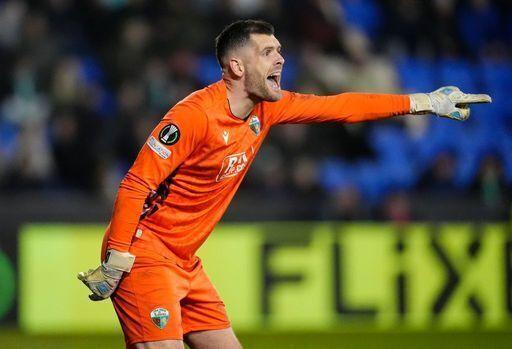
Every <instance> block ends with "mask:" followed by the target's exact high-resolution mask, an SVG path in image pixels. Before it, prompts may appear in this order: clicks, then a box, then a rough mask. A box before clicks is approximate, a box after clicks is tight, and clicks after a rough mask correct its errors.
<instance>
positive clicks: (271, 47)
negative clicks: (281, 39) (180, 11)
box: [261, 45, 281, 52]
mask: <svg viewBox="0 0 512 349" xmlns="http://www.w3.org/2000/svg"><path fill="white" fill-rule="evenodd" d="M269 48H270V49H273V48H275V49H276V50H277V51H279V50H280V49H281V45H279V46H277V47H276V46H274V45H272V46H265V47H264V48H262V49H261V51H262V52H263V51H265V50H268V49H269Z"/></svg>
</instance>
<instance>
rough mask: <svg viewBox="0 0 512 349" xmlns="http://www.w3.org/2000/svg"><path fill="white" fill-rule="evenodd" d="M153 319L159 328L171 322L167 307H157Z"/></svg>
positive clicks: (153, 312)
mask: <svg viewBox="0 0 512 349" xmlns="http://www.w3.org/2000/svg"><path fill="white" fill-rule="evenodd" d="M150 316H151V321H152V322H153V323H154V324H155V326H156V327H158V328H159V329H163V328H164V327H165V325H167V323H168V322H169V311H168V310H167V309H165V308H156V309H154V310H153V311H152V312H151V314H150Z"/></svg>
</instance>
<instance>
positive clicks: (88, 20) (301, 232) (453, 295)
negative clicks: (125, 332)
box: [0, 0, 512, 349]
mask: <svg viewBox="0 0 512 349" xmlns="http://www.w3.org/2000/svg"><path fill="white" fill-rule="evenodd" d="M239 18H262V19H265V20H268V21H270V22H271V23H273V24H274V25H275V27H276V30H277V37H278V38H279V39H280V41H281V43H282V44H283V49H284V55H285V58H286V64H285V70H284V82H283V85H284V87H285V88H286V89H291V90H296V91H300V92H307V93H317V94H333V93H339V92H343V91H362V92H363V91H364V92H392V93H409V92H429V91H431V90H434V89H436V88H437V87H439V86H442V85H446V84H451V85H457V86H459V87H461V89H463V90H464V91H465V92H471V93H483V92H485V93H488V94H490V95H492V97H493V103H492V104H491V105H486V106H476V107H475V108H474V109H473V115H472V118H471V119H470V120H469V121H468V122H465V123H455V122H452V121H449V120H444V119H438V118H433V117H423V116H416V117H407V118H395V119H393V120H388V121H384V122H375V123H367V124H358V125H350V126H333V125H320V126H307V125H299V126H283V127H279V128H276V129H275V130H274V131H273V132H271V135H270V136H269V138H268V139H267V142H266V144H265V145H264V146H263V147H262V149H261V153H260V154H259V155H258V157H257V159H256V161H255V163H254V164H253V166H252V168H251V170H250V171H249V174H248V176H247V178H246V180H245V182H244V184H243V185H242V187H241V189H240V191H239V193H238V194H237V196H236V197H235V200H234V202H233V204H232V205H231V208H230V210H229V211H228V213H227V215H226V216H225V219H224V222H225V223H224V224H223V225H222V226H221V227H219V229H218V230H217V231H216V233H215V234H214V235H213V236H212V240H211V241H209V242H207V244H206V246H205V247H204V248H203V249H202V250H201V251H200V255H201V256H202V257H203V259H204V260H205V261H206V262H205V264H206V269H207V270H208V272H209V273H210V274H211V276H212V278H213V279H214V281H215V282H216V284H217V285H218V288H219V290H220V292H221V295H223V297H224V298H225V300H226V304H227V305H228V311H229V313H230V314H231V316H232V319H233V324H234V327H235V330H237V332H238V333H240V338H241V340H242V342H243V343H244V344H245V345H246V347H247V348H341V347H343V348H396V347H414V348H452V347H455V346H458V347H463V348H487V347H489V348H491V347H492V348H498V347H503V348H505V347H508V346H509V345H510V343H511V340H512V331H511V330H512V323H511V316H512V239H511V236H510V227H511V226H510V218H509V217H510V210H511V201H512V192H511V189H512V186H511V184H512V98H511V97H510V96H508V94H509V93H510V91H511V90H512V3H511V2H510V1H508V0H495V1H491V0H466V1H461V0H432V1H429V0H394V1H392V0H297V1H293V0H195V1H184V0H168V1H163V0H161V1H143V0H131V1H130V0H90V1H71V0H39V1H22V0H0V76H1V77H2V79H0V207H1V210H0V222H1V225H0V226H1V231H0V347H2V348H57V349H59V348H86V347H91V346H96V347H98V348H122V347H123V342H122V337H121V333H120V331H119V329H118V328H117V325H116V320H115V318H114V317H113V312H112V309H111V306H110V304H108V302H104V303H103V304H101V305H98V304H92V303H89V302H88V301H87V300H86V295H87V292H86V290H85V288H84V287H82V286H81V285H80V284H79V282H78V281H76V280H75V279H74V278H75V274H76V272H77V271H79V270H83V269H85V268H87V267H90V266H91V265H94V264H95V263H96V262H97V258H98V257H97V255H98V253H99V247H100V239H101V233H102V230H103V228H104V226H105V224H106V222H107V221H108V219H109V215H110V213H111V207H112V201H113V199H114V196H115V193H116V190H117V186H118V183H119V181H120V179H121V178H122V176H123V175H124V173H125V172H126V171H127V169H128V168H129V166H130V164H131V162H132V161H133V160H134V158H135V156H136V154H137V152H138V149H139V148H140V146H141V145H142V144H143V142H144V141H145V138H146V137H147V134H148V133H149V131H150V130H151V129H152V128H153V126H154V125H155V124H156V122H157V121H158V120H159V119H160V118H161V117H162V115H163V114H164V113H165V112H166V111H167V110H168V109H169V107H170V106H172V105H173V104H174V103H175V102H177V101H179V100H180V99H181V98H183V97H185V96H186V95H187V94H188V93H190V92H191V91H193V90H195V89H198V88H201V87H203V86H205V85H207V84H209V83H211V82H214V81H216V80H218V79H219V78H220V71H219V68H218V67H217V63H216V61H215V57H214V52H213V51H214V49H213V39H214V37H215V35H216V34H217V33H218V32H219V31H220V30H221V29H222V28H223V27H224V26H225V25H226V24H228V23H230V22H231V21H233V20H235V19H239ZM274 221H282V222H274ZM299 221H300V222H301V223H297V222H299ZM269 222H273V223H269ZM219 250H222V251H223V253H222V254H219V253H218V251H219ZM227 255H229V256H230V258H231V259H230V258H227V257H226V256H227Z"/></svg>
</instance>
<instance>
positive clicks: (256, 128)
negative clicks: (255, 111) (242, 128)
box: [249, 115, 261, 136]
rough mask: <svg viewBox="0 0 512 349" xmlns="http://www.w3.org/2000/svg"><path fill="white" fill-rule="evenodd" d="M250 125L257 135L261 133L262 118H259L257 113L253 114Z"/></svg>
mask: <svg viewBox="0 0 512 349" xmlns="http://www.w3.org/2000/svg"><path fill="white" fill-rule="evenodd" d="M249 127H250V128H251V130H252V132H254V134H255V135H256V136H257V135H259V134H260V131H261V127H260V119H258V116H257V115H253V116H251V120H250V121H249Z"/></svg>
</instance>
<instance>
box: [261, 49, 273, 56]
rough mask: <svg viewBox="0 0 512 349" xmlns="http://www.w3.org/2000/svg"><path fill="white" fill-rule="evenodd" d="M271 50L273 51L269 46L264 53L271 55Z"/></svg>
mask: <svg viewBox="0 0 512 349" xmlns="http://www.w3.org/2000/svg"><path fill="white" fill-rule="evenodd" d="M271 52H272V49H269V48H268V49H266V50H265V51H263V54H264V55H265V56H268V55H270V53H271Z"/></svg>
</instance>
